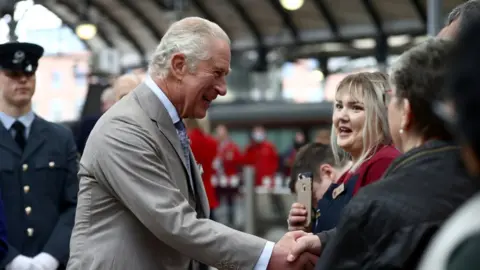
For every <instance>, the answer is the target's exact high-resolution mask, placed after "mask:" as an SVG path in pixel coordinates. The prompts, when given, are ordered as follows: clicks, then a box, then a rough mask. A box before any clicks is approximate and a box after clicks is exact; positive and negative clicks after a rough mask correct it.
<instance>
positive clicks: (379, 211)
mask: <svg viewBox="0 0 480 270" xmlns="http://www.w3.org/2000/svg"><path fill="white" fill-rule="evenodd" d="M477 190H479V187H478V185H477V184H476V182H475V181H473V180H471V179H469V178H468V177H467V176H466V174H465V171H464V169H463V167H462V163H461V158H460V153H459V149H458V147H457V146H454V145H452V144H449V143H446V142H442V141H430V142H427V143H426V144H424V145H423V146H420V147H418V148H416V149H413V150H411V151H409V152H407V153H406V154H404V155H402V156H401V157H399V158H397V159H396V160H395V161H394V162H393V163H392V165H391V166H390V168H389V169H388V170H387V172H386V173H385V176H384V178H383V179H382V180H380V181H378V182H376V183H373V184H370V185H369V186H367V187H364V188H363V189H361V190H360V191H359V192H358V193H357V195H356V196H355V197H354V198H353V199H352V200H351V201H350V203H349V204H348V205H347V206H346V208H344V212H343V214H342V217H341V218H340V221H339V224H338V226H337V230H336V235H335V236H334V237H333V238H332V239H330V240H329V242H328V245H327V246H326V247H325V250H324V251H323V253H322V255H321V257H320V258H319V261H318V263H317V265H316V269H319V270H323V269H328V270H335V269H352V270H358V269H368V270H375V269H382V270H385V269H387V270H388V269H415V266H416V264H417V263H418V261H419V259H420V256H421V255H422V252H423V251H424V249H425V247H426V245H427V244H428V242H429V240H430V239H431V237H432V235H433V234H434V233H435V232H436V230H437V229H438V228H439V226H440V225H441V224H442V223H443V222H444V221H445V220H446V219H447V218H448V217H449V216H450V214H452V213H453V211H454V210H455V209H457V207H459V206H460V205H461V204H462V203H464V202H465V201H466V200H467V199H468V198H470V197H471V196H473V194H474V193H475V192H476V191H477Z"/></svg>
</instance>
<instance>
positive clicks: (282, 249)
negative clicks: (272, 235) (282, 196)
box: [267, 203, 322, 269]
mask: <svg viewBox="0 0 480 270" xmlns="http://www.w3.org/2000/svg"><path fill="white" fill-rule="evenodd" d="M305 219H306V210H305V207H304V206H303V205H300V204H297V203H296V204H294V205H292V209H291V211H290V214H289V218H288V224H289V226H288V228H289V230H290V232H288V233H287V234H285V235H284V236H283V237H282V238H281V239H280V241H278V242H277V243H276V244H275V246H274V248H273V252H272V257H271V258H270V263H269V266H268V268H267V269H314V268H315V263H316V262H317V259H318V256H320V253H321V248H322V246H321V242H320V238H318V236H316V235H314V234H311V233H307V232H305V231H303V230H302V229H303V228H302V227H301V226H298V224H303V222H304V221H305Z"/></svg>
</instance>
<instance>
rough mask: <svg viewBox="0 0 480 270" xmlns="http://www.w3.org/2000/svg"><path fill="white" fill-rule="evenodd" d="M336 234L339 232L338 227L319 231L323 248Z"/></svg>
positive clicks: (318, 234)
mask: <svg viewBox="0 0 480 270" xmlns="http://www.w3.org/2000/svg"><path fill="white" fill-rule="evenodd" d="M335 234H337V228H333V229H331V230H328V231H323V232H320V233H317V236H318V238H320V243H322V249H325V248H326V247H327V244H328V242H329V241H330V240H331V239H332V238H333V237H335Z"/></svg>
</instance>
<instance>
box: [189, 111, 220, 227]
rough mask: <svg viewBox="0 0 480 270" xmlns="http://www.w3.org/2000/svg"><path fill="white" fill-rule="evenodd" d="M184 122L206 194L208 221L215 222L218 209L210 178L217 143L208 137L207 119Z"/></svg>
mask: <svg viewBox="0 0 480 270" xmlns="http://www.w3.org/2000/svg"><path fill="white" fill-rule="evenodd" d="M184 122H185V126H186V127H187V131H188V137H189V138H190V148H191V149H192V153H193V157H194V158H195V160H196V161H197V162H198V165H199V168H200V174H201V177H202V180H203V186H204V187H205V192H206V193H207V198H208V205H209V206H210V219H212V220H215V214H214V210H215V209H216V208H217V207H218V200H217V194H215V189H214V188H213V186H212V177H213V174H214V169H213V161H214V160H215V157H216V155H217V149H218V143H217V140H215V138H213V137H212V136H210V135H209V133H210V123H209V122H208V119H207V117H205V118H203V119H195V118H187V119H185V120H184Z"/></svg>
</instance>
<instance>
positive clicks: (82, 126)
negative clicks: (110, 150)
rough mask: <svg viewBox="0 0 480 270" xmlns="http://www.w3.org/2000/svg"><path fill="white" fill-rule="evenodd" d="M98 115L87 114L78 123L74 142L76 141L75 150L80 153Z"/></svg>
mask: <svg viewBox="0 0 480 270" xmlns="http://www.w3.org/2000/svg"><path fill="white" fill-rule="evenodd" d="M99 118H100V116H98V115H97V116H88V117H85V118H82V120H80V122H79V123H78V129H77V134H75V135H76V136H75V137H76V143H77V150H78V152H79V153H80V154H83V149H84V148H85V144H86V143H87V139H88V136H90V132H91V131H92V129H93V127H94V126H95V124H96V123H97V121H98V119H99Z"/></svg>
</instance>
